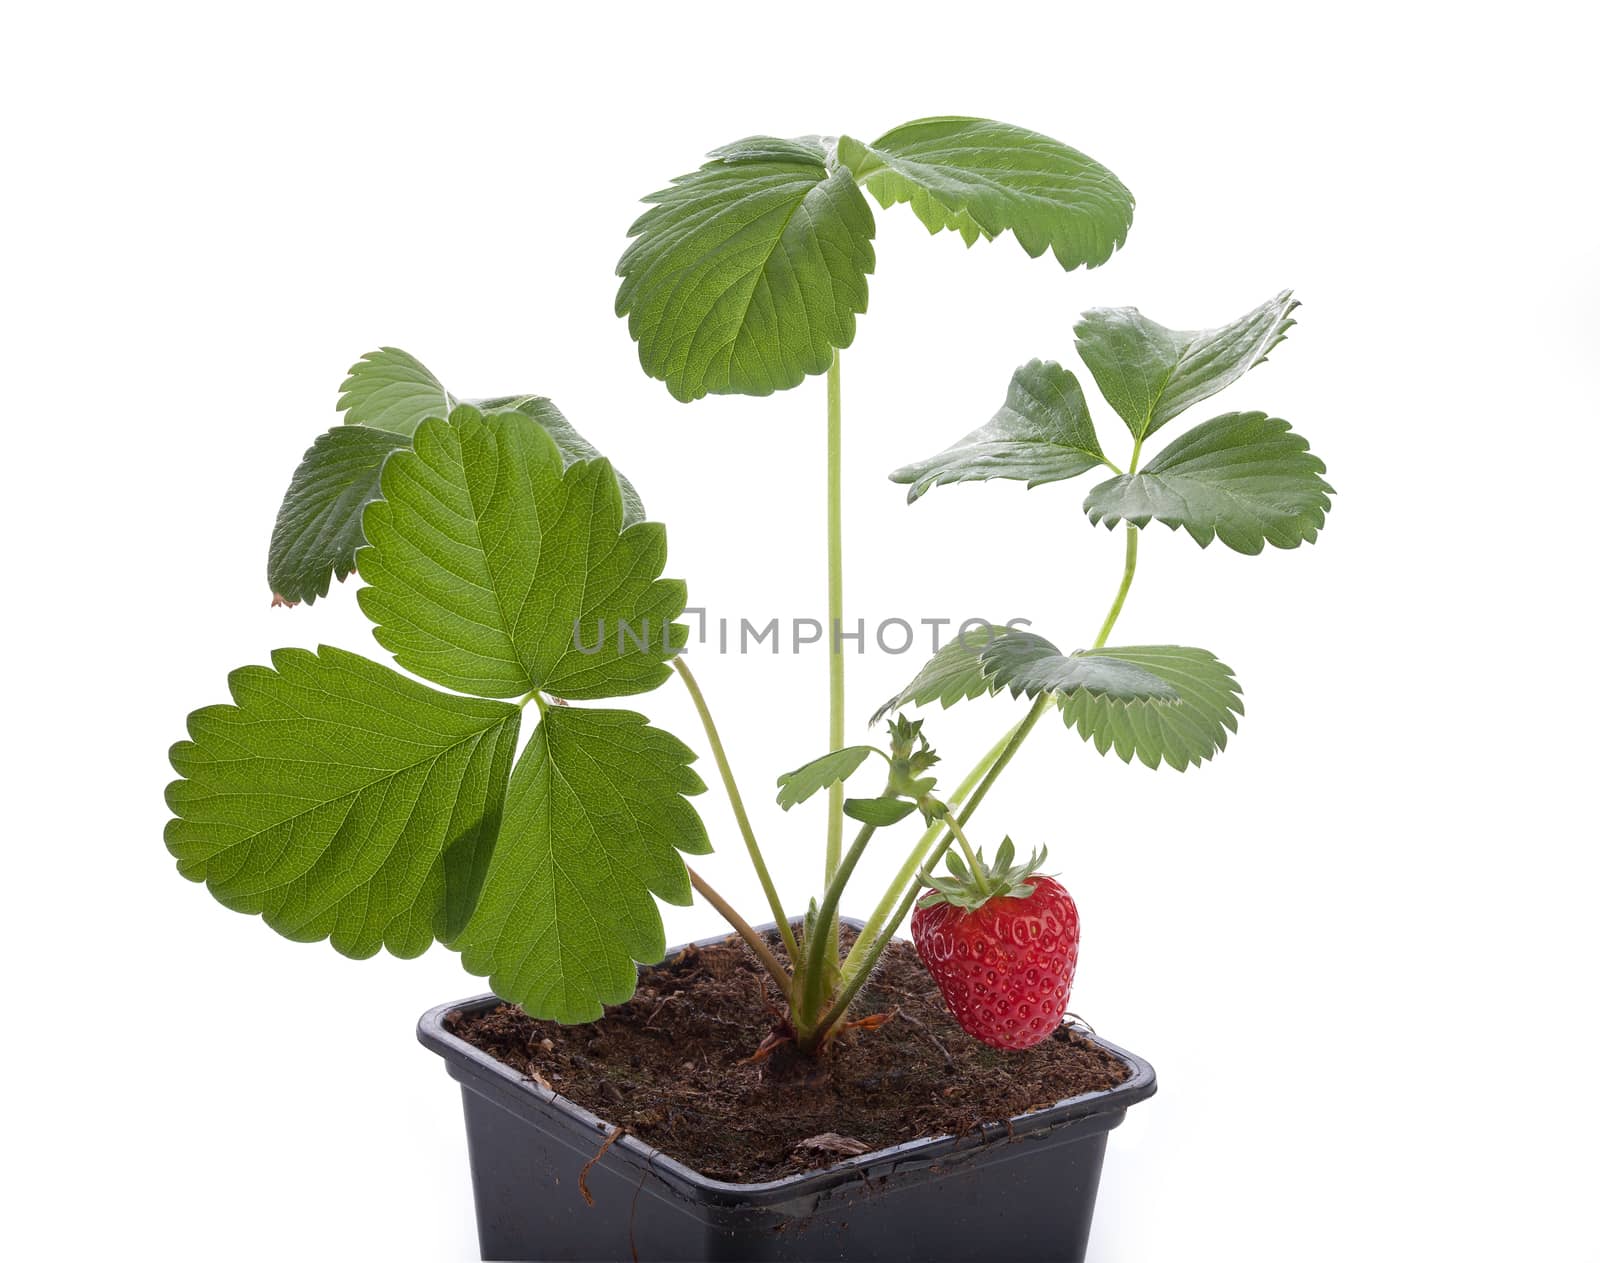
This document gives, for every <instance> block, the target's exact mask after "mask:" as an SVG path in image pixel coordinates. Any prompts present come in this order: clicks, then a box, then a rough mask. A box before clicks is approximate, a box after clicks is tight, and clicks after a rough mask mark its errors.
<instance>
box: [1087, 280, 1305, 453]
mask: <svg viewBox="0 0 1600 1263" xmlns="http://www.w3.org/2000/svg"><path fill="white" fill-rule="evenodd" d="M1299 305H1300V304H1299V303H1297V302H1295V301H1294V298H1293V297H1292V295H1291V292H1290V291H1289V290H1284V291H1283V293H1281V294H1279V295H1278V296H1277V297H1276V298H1274V299H1273V300H1272V301H1271V302H1266V303H1263V304H1262V305H1261V306H1259V307H1257V308H1256V309H1255V310H1254V311H1252V312H1250V313H1249V314H1248V315H1246V316H1241V317H1240V318H1239V319H1238V320H1235V321H1234V322H1233V323H1232V324H1229V325H1224V326H1222V328H1220V329H1201V330H1184V329H1168V328H1167V327H1166V326H1164V325H1158V324H1157V323H1156V322H1155V321H1154V320H1151V319H1150V318H1149V317H1147V316H1145V315H1143V314H1141V313H1140V311H1139V309H1138V308H1137V307H1097V308H1095V309H1094V310H1093V311H1086V312H1084V313H1083V315H1082V316H1081V317H1080V318H1079V320H1078V323H1077V324H1076V325H1074V326H1073V332H1074V333H1075V334H1076V335H1077V344H1078V354H1079V355H1080V356H1081V357H1082V358H1083V362H1084V363H1085V364H1087V365H1088V366H1089V371H1090V372H1091V373H1093V374H1094V380H1095V382H1096V384H1097V385H1098V386H1099V387H1100V393H1101V394H1102V395H1104V396H1105V397H1106V402H1107V403H1109V404H1110V405H1111V406H1112V407H1113V408H1115V409H1116V410H1117V415H1118V416H1120V417H1121V418H1122V419H1123V421H1125V422H1126V423H1127V426H1128V429H1129V430H1130V431H1131V432H1132V434H1133V437H1134V438H1136V439H1144V438H1147V437H1148V436H1150V435H1152V434H1154V433H1155V432H1156V431H1157V430H1159V429H1160V428H1161V427H1162V426H1164V425H1165V424H1166V423H1167V422H1168V421H1170V420H1172V418H1173V417H1175V416H1177V415H1178V414H1179V413H1180V412H1182V411H1183V410H1184V409H1185V408H1187V407H1189V406H1190V405H1191V404H1196V403H1199V402H1200V401H1201V400H1202V399H1208V398H1210V397H1211V396H1212V395H1214V394H1216V393H1217V392H1218V391H1219V390H1221V389H1222V388H1223V387H1225V386H1230V385H1232V384H1233V383H1234V382H1236V381H1238V380H1239V379H1240V378H1241V377H1243V376H1244V375H1245V374H1246V373H1247V372H1249V371H1250V370H1251V369H1252V368H1254V367H1255V366H1256V365H1257V364H1260V363H1261V362H1262V361H1263V360H1265V359H1266V358H1267V353H1268V352H1269V351H1271V350H1272V348H1273V347H1275V346H1277V345H1278V343H1280V342H1282V341H1283V339H1284V338H1285V337H1286V336H1287V335H1288V332H1289V329H1290V328H1291V327H1292V326H1293V325H1294V323H1295V322H1294V321H1293V320H1291V319H1290V318H1289V314H1290V313H1291V312H1292V311H1294V309H1295V308H1296V307H1298V306H1299Z"/></svg>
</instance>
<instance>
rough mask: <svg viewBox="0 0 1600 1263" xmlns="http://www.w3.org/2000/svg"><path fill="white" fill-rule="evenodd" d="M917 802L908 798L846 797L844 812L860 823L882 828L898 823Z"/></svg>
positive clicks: (908, 813)
mask: <svg viewBox="0 0 1600 1263" xmlns="http://www.w3.org/2000/svg"><path fill="white" fill-rule="evenodd" d="M916 809H917V804H916V803H914V802H912V801H911V800H910V799H909V798H846V799H845V800H844V814H845V815H847V816H849V817H850V819H852V820H859V821H861V823H862V824H870V825H875V826H876V827H878V828H880V829H883V828H887V827H888V826H889V825H892V824H898V823H899V822H900V821H902V820H904V819H905V818H906V817H907V816H909V815H910V814H911V813H912V812H913V811H915V810H916Z"/></svg>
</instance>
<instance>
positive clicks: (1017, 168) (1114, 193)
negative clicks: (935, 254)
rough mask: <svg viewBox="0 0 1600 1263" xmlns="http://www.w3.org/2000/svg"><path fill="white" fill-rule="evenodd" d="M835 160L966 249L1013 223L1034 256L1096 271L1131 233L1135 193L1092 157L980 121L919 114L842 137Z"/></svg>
mask: <svg viewBox="0 0 1600 1263" xmlns="http://www.w3.org/2000/svg"><path fill="white" fill-rule="evenodd" d="M838 153H839V161H840V162H842V163H843V164H844V165H845V166H847V167H849V168H850V170H851V171H853V172H854V173H855V176H856V179H858V180H862V181H864V182H865V184H866V186H867V188H868V189H869V190H870V191H871V192H872V195H873V196H874V197H876V198H877V199H878V201H879V203H880V204H881V205H882V206H883V207H884V208H885V209H887V208H888V207H890V206H893V205H894V204H895V203H896V202H910V203H911V209H912V211H913V212H915V214H916V216H917V218H918V219H920V220H921V221H922V222H923V224H925V225H926V226H927V229H928V231H929V232H938V231H940V230H941V229H946V228H947V229H950V230H951V231H953V232H958V233H960V234H961V237H962V240H964V241H965V242H966V243H967V244H968V245H969V246H970V245H971V244H972V243H973V242H974V241H976V240H977V239H978V238H979V237H985V238H992V237H996V236H999V234H1000V233H1002V232H1004V231H1006V230H1007V229H1010V230H1011V232H1013V233H1014V234H1015V235H1016V238H1017V240H1018V241H1019V242H1020V243H1021V245H1022V248H1023V249H1024V250H1026V251H1027V252H1028V254H1029V256H1030V257H1032V258H1038V257H1039V256H1040V255H1041V254H1043V253H1044V252H1045V250H1046V249H1050V250H1053V251H1054V252H1055V256H1056V259H1057V261H1058V262H1059V263H1060V264H1061V266H1062V267H1064V268H1066V269H1068V270H1069V271H1070V270H1071V269H1072V268H1076V267H1081V266H1088V267H1096V266H1098V265H1099V264H1101V263H1104V262H1105V261H1106V260H1107V259H1109V258H1110V257H1111V253H1112V251H1114V250H1115V249H1117V247H1119V246H1120V245H1122V243H1123V242H1124V241H1126V240H1127V237H1128V227H1129V225H1130V224H1131V223H1132V222H1133V194H1131V193H1129V192H1128V190H1127V189H1126V188H1125V187H1124V186H1123V183H1122V181H1121V180H1119V179H1117V177H1116V176H1114V175H1112V174H1111V172H1110V171H1108V170H1106V168H1104V167H1102V166H1101V165H1100V164H1099V163H1098V162H1095V161H1094V160H1093V159H1092V158H1088V157H1085V156H1084V155H1083V154H1081V153H1079V152H1078V151H1077V150H1076V149H1069V148H1068V147H1067V146H1066V145H1063V144H1062V143H1061V142H1060V141H1056V140H1051V139H1050V138H1049V137H1048V136H1041V135H1039V133H1037V132H1030V131H1028V130H1026V129H1025V128H1021V127H1012V126H1011V125H1009V124H1007V123H996V122H994V121H993V120H991V119H984V118H924V119H918V120H917V121H916V122H913V123H906V124H904V125H903V126H901V127H896V128H895V129H894V130H893V131H890V132H885V133H884V134H883V135H882V136H880V137H878V139H877V140H875V141H873V142H872V144H870V145H864V144H862V143H861V142H860V141H859V140H854V139H852V138H851V137H849V136H841V137H840V138H839V148H838Z"/></svg>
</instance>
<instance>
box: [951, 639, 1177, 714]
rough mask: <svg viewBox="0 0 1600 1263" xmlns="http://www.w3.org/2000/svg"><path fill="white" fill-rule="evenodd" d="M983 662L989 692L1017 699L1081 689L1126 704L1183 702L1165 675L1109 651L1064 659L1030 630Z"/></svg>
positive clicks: (1000, 642) (1002, 643)
mask: <svg viewBox="0 0 1600 1263" xmlns="http://www.w3.org/2000/svg"><path fill="white" fill-rule="evenodd" d="M979 658H980V665H981V669H982V671H983V678H984V681H985V683H986V685H987V686H988V688H989V690H990V691H991V692H995V693H998V692H999V691H1000V690H1001V689H1003V688H1004V689H1009V690H1010V691H1011V696H1012V697H1019V696H1021V695H1023V694H1027V696H1029V697H1038V696H1039V694H1040V693H1070V692H1072V691H1073V690H1075V689H1086V690H1088V691H1089V692H1091V693H1096V694H1101V695H1103V696H1106V697H1115V698H1121V699H1123V700H1124V701H1127V700H1132V699H1140V700H1145V701H1172V700H1175V699H1177V697H1178V690H1177V689H1176V688H1175V687H1174V686H1173V685H1172V684H1171V683H1169V682H1168V681H1167V680H1165V679H1163V678H1162V677H1161V676H1159V675H1155V674H1153V673H1152V672H1150V671H1147V670H1145V669H1144V668H1143V667H1140V666H1138V665H1136V664H1135V663H1132V662H1128V661H1126V660H1124V659H1122V658H1118V657H1116V656H1115V655H1114V654H1112V653H1110V652H1109V651H1107V650H1104V649H1100V650H1095V651H1093V652H1079V653H1073V654H1064V653H1062V652H1061V650H1059V649H1057V648H1056V647H1055V646H1054V645H1053V644H1051V643H1050V642H1049V641H1048V640H1046V639H1045V638H1044V637H1043V636H1040V635H1037V634H1035V633H1034V632H1030V631H1013V632H1010V633H1009V634H1007V635H1005V636H1002V637H1000V638H999V639H997V640H995V641H994V642H993V643H991V644H990V645H989V647H988V648H987V649H985V650H984V651H983V652H982V654H980V655H979Z"/></svg>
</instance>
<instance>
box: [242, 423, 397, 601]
mask: <svg viewBox="0 0 1600 1263" xmlns="http://www.w3.org/2000/svg"><path fill="white" fill-rule="evenodd" d="M409 446H410V442H409V440H408V439H406V438H405V436H403V435H400V434H396V433H394V432H393V431H392V430H374V429H370V428H368V427H367V426H364V425H341V426H336V427H335V428H333V429H331V430H329V431H328V432H327V433H326V434H324V435H322V436H321V437H320V438H318V439H317V441H316V442H315V443H313V444H312V445H311V447H310V449H309V450H308V451H307V452H306V454H305V456H304V457H303V458H302V459H301V461H300V466H299V468H297V469H296V470H295V471H294V477H292V478H291V479H290V480H289V490H288V491H286V492H285V493H284V496H283V505H282V507H281V508H279V510H278V520H277V523H276V524H275V525H274V526H273V528H272V543H271V545H270V546H269V547H268V549H267V582H268V583H270V584H271V585H272V594H273V598H274V599H275V600H277V601H280V602H282V603H283V604H286V605H297V604H299V603H300V602H301V601H304V602H305V603H306V604H307V605H310V604H311V603H312V602H314V601H315V600H316V599H317V598H318V597H319V596H327V595H328V585H329V584H330V582H331V581H332V579H333V578H334V577H335V576H337V577H338V579H339V581H340V582H341V583H342V582H343V581H344V580H345V578H346V576H348V575H349V574H350V572H351V571H352V570H354V569H355V556H356V549H358V548H360V547H361V545H362V544H363V543H365V542H366V541H365V537H364V536H363V535H362V533H361V512H362V510H363V509H365V508H366V507H367V505H368V504H370V503H371V502H372V501H373V500H376V499H377V498H378V494H379V492H378V477H379V475H380V474H381V473H382V471H383V462H384V461H385V460H387V459H388V457H389V453H390V452H393V451H395V450H396V449H398V448H402V447H409Z"/></svg>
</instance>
